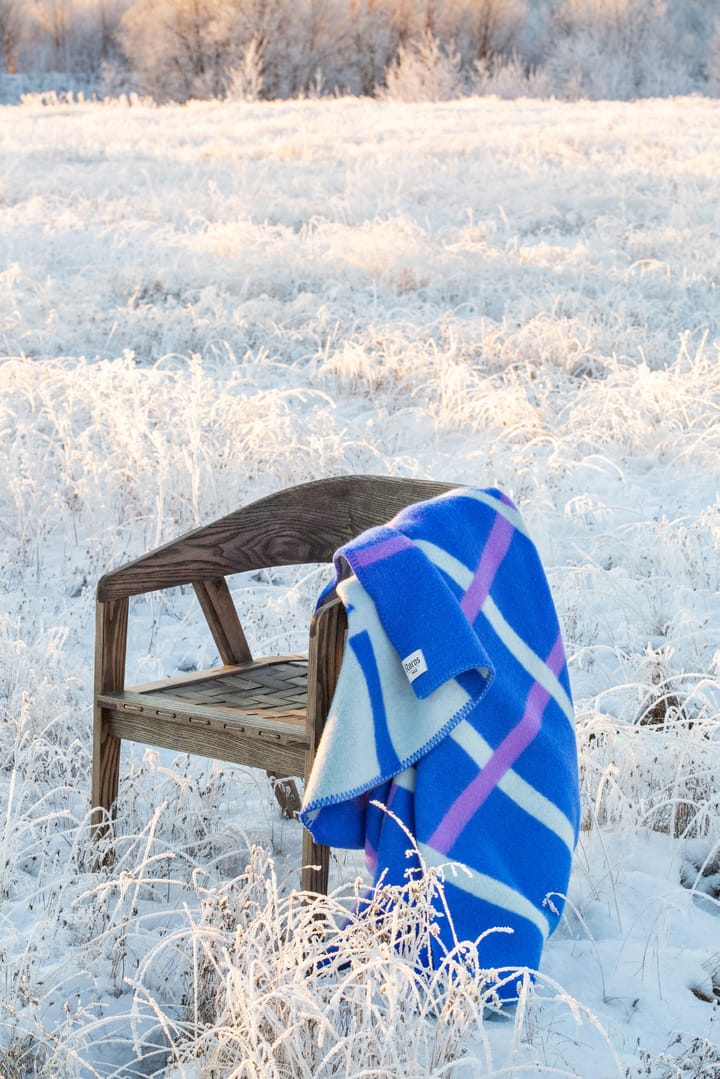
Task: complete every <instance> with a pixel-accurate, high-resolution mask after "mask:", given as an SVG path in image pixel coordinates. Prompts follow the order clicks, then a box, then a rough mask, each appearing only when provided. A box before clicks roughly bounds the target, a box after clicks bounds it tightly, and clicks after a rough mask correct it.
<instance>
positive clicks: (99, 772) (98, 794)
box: [92, 710, 122, 860]
mask: <svg viewBox="0 0 720 1079" xmlns="http://www.w3.org/2000/svg"><path fill="white" fill-rule="evenodd" d="M121 744H122V743H121V740H120V739H119V738H115V737H113V735H111V734H110V733H109V732H108V730H107V727H106V725H105V722H104V720H103V717H102V712H101V711H100V710H99V715H98V716H97V717H96V719H95V730H94V737H93V769H92V806H93V814H92V829H93V839H94V840H95V841H96V842H99V841H101V840H102V839H103V838H104V837H105V836H106V835H107V832H108V830H109V825H110V820H111V818H112V816H113V815H114V810H115V804H116V802H117V796H118V782H119V777H120V746H121ZM108 857H109V855H108ZM106 860H107V858H106Z"/></svg>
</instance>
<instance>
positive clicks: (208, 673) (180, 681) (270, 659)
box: [127, 652, 307, 693]
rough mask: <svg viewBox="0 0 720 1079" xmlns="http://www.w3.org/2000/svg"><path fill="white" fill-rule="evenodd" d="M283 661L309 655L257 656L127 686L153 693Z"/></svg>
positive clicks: (300, 659) (137, 691)
mask: <svg viewBox="0 0 720 1079" xmlns="http://www.w3.org/2000/svg"><path fill="white" fill-rule="evenodd" d="M282 663H305V664H307V656H303V655H300V654H299V653H297V652H292V653H288V654H287V655H283V656H256V657H255V659H253V660H252V661H251V662H250V663H233V664H228V665H225V666H223V667H209V668H208V669H207V670H204V671H188V672H187V674H176V675H173V676H172V678H158V679H156V680H155V681H154V682H143V683H142V684H139V685H136V686H128V687H127V688H128V691H129V692H132V693H152V692H153V691H154V690H160V691H161V692H165V691H168V690H174V689H175V688H181V687H183V686H188V685H192V684H193V683H195V682H208V681H209V680H210V679H212V678H216V677H221V676H222V675H226V674H233V673H235V672H237V671H243V672H247V671H252V670H254V669H256V668H258V667H268V666H271V665H275V664H282Z"/></svg>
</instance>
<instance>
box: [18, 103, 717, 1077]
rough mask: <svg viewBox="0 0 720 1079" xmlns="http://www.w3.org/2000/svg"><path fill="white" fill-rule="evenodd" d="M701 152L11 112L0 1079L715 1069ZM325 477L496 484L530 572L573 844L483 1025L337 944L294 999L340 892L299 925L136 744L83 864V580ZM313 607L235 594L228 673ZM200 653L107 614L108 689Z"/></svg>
mask: <svg viewBox="0 0 720 1079" xmlns="http://www.w3.org/2000/svg"><path fill="white" fill-rule="evenodd" d="M719 161H720V101H718V100H710V99H706V98H703V97H699V96H698V97H687V98H678V99H665V100H646V101H642V102H636V103H628V102H592V103H590V102H587V101H578V102H572V103H568V102H566V103H560V102H551V101H543V100H517V101H502V100H498V99H496V98H469V99H463V100H460V101H454V102H446V103H438V104H403V103H392V102H380V101H369V100H358V99H340V100H324V101H294V102H284V103H272V104H271V103H257V104H248V103H237V104H230V103H218V102H212V103H202V104H200V103H195V104H190V105H187V106H184V107H179V106H165V107H162V108H159V107H152V106H150V105H148V104H145V103H143V102H141V101H136V102H132V103H129V102H128V101H123V102H117V101H116V102H114V103H112V102H111V103H106V104H93V105H91V104H85V103H77V104H72V103H64V104H58V103H54V104H53V103H50V104H49V105H48V104H43V102H42V101H41V100H40V99H39V98H29V99H26V100H25V102H24V103H23V104H22V105H19V106H14V107H9V106H8V107H3V108H0V462H1V463H2V470H3V481H2V484H0V565H2V571H3V572H2V577H1V578H0V740H1V743H0V744H1V753H0V762H1V763H0V819H1V820H2V830H1V833H0V1076H2V1077H3V1079H19V1077H26V1076H43V1077H57V1076H69V1077H73V1076H77V1077H83V1079H85V1077H91V1076H94V1077H98V1076H99V1077H101V1079H111V1077H117V1079H120V1077H122V1079H130V1077H132V1076H146V1075H151V1074H157V1075H162V1076H166V1077H168V1079H171V1077H172V1079H180V1077H183V1079H200V1077H203V1079H211V1077H216V1079H220V1077H228V1076H238V1077H240V1076H247V1077H251V1076H252V1077H261V1079H266V1077H268V1079H269V1077H273V1076H278V1077H280V1076H282V1077H292V1079H295V1077H298V1076H305V1075H307V1076H309V1077H310V1076H312V1077H315V1076H318V1077H326V1076H333V1075H335V1076H343V1075H345V1076H361V1075H362V1076H370V1075H372V1076H393V1077H398V1079H399V1077H418V1079H420V1077H425V1076H433V1077H438V1079H439V1077H440V1076H442V1077H443V1079H445V1077H450V1076H453V1077H458V1079H464V1077H480V1076H487V1077H490V1076H493V1077H494V1076H498V1077H499V1076H512V1077H515V1076H522V1075H525V1074H533V1075H544V1076H551V1075H553V1076H555V1075H558V1076H560V1075H562V1076H575V1077H579V1079H611V1077H615V1076H618V1077H620V1079H674V1077H676V1076H689V1077H702V1079H717V1077H718V1076H720V1049H719V1048H718V1045H719V1044H720V644H719V641H720V482H719V481H720V362H719V361H720V355H719V351H720V293H719V291H718V284H719V282H720V254H719V252H720V214H719V206H718V187H717V176H718V162H719ZM346 472H378V473H390V472H391V473H397V474H401V475H408V476H410V475H411V476H422V477H432V478H436V479H441V480H450V481H457V482H458V483H470V484H474V485H479V486H499V487H501V488H503V489H504V490H505V491H506V492H507V493H508V494H509V495H510V496H511V497H512V498H513V499H514V500H515V501H516V502H517V504H518V505H519V508H520V510H521V511H522V513H523V515H524V517H525V520H526V522H527V524H528V527H529V529H530V532H531V534H532V536H533V538H534V539H535V541H536V543H537V545H538V547H539V549H540V552H541V555H542V558H543V561H544V564H545V567H546V570H547V573H548V577H549V580H550V584H551V588H552V590H553V594H554V598H555V602H556V605H557V608H558V613H559V616H560V621H561V624H562V627H563V631H564V636H565V643H566V648H567V651H568V655H569V660H570V674H571V679H572V684H573V692H574V697H575V704H576V711H577V733H578V743H579V750H580V757H581V764H582V785H583V809H584V818H583V829H582V833H581V837H580V843H579V846H578V850H577V854H576V859H575V868H574V873H573V877H572V881H571V885H570V891H569V896H568V902H567V905H566V909H565V914H564V916H563V920H562V922H561V926H560V928H559V930H558V931H557V933H556V934H555V936H554V937H552V938H551V940H550V941H549V943H548V945H547V946H546V949H545V954H544V962H543V967H542V972H541V975H540V977H539V978H538V981H537V984H536V985H535V986H534V988H532V989H530V988H528V990H527V992H526V993H525V994H524V995H523V997H522V999H521V1002H520V1004H519V1006H518V1008H517V1009H516V1011H515V1012H514V1013H512V1014H510V1015H503V1016H498V1015H493V1014H492V1013H491V1012H489V1011H488V1009H486V1008H485V1007H484V1004H485V1001H484V1000H483V996H482V992H481V989H479V988H478V987H479V986H480V987H481V984H482V983H481V981H480V980H479V979H478V978H473V977H472V972H471V971H470V972H467V971H465V970H464V968H462V967H459V968H458V969H457V970H455V972H454V974H452V976H451V982H452V985H451V987H450V991H448V986H447V984H441V983H440V981H439V980H438V981H436V982H435V983H434V984H432V985H429V986H428V985H424V984H421V983H420V982H419V981H418V979H417V977H416V976H415V974H414V970H413V964H412V962H411V961H408V960H403V959H402V958H401V957H398V956H396V955H394V954H393V953H391V952H388V950H387V948H386V947H385V946H384V945H383V943H382V941H381V940H379V939H378V937H377V935H375V934H372V933H370V932H368V931H367V928H366V927H364V926H363V925H362V924H357V925H355V926H354V927H352V932H349V933H348V935H347V940H346V941H345V942H344V944H343V947H345V948H346V949H347V952H346V953H344V957H345V958H347V961H348V965H347V967H346V969H345V970H337V971H335V972H334V973H333V972H331V973H330V974H328V973H327V972H325V973H323V972H322V971H321V972H318V971H317V970H316V968H315V966H314V962H313V957H314V953H315V950H316V948H317V938H318V927H319V926H320V927H322V926H325V925H331V924H332V923H333V919H335V918H336V917H337V916H338V912H339V911H340V910H341V909H344V908H345V907H346V906H347V903H348V899H349V897H351V896H352V894H353V891H354V889H356V888H358V887H360V885H359V884H358V883H357V880H358V876H359V875H361V874H362V865H361V864H360V863H359V862H358V859H357V857H356V856H355V855H352V856H349V855H347V854H345V853H344V852H335V857H334V859H333V864H332V867H331V887H332V889H333V891H332V894H331V896H330V897H329V898H328V900H326V901H325V900H317V902H316V903H315V904H314V905H310V906H308V905H304V904H301V903H299V902H298V899H297V893H296V889H297V888H298V885H299V875H298V872H297V868H298V866H299V861H300V826H299V824H297V823H296V822H294V821H286V820H283V819H282V818H281V817H280V815H279V812H278V808H277V806H276V804H275V802H274V800H273V796H272V792H271V790H270V785H269V781H268V780H267V778H266V777H265V775H264V774H263V773H259V772H254V771H252V770H250V769H243V768H239V767H234V766H229V765H221V764H219V763H217V762H212V761H205V760H201V759H198V758H189V757H176V756H174V755H172V754H169V753H166V752H164V751H163V752H159V751H155V750H153V749H146V748H145V747H141V746H130V745H128V746H126V747H125V749H124V756H123V760H122V765H121V800H120V805H119V809H118V818H117V823H116V834H115V846H116V851H117V858H116V861H115V863H114V865H113V866H112V867H106V868H104V869H100V870H99V871H97V872H93V860H94V859H93V852H92V848H91V844H90V833H89V822H90V805H89V788H90V763H91V729H92V714H91V690H92V665H93V631H94V622H93V618H94V586H95V583H96V581H97V579H98V577H99V576H100V575H101V574H102V573H103V572H105V571H106V570H107V569H110V568H112V567H114V566H117V565H118V564H120V563H121V562H122V561H125V560H126V559H128V558H130V557H134V556H137V555H140V554H141V553H143V552H144V551H145V550H147V549H148V548H149V547H152V546H155V545H156V544H157V543H159V542H162V541H164V540H168V539H171V538H173V537H174V536H176V535H178V534H179V533H181V532H183V531H186V530H188V529H190V528H192V527H194V526H196V525H198V524H200V523H202V522H206V521H210V520H212V519H213V518H215V517H217V516H220V515H221V514H224V513H227V512H230V511H231V510H232V509H234V508H236V507H237V506H238V505H241V504H244V503H246V502H248V501H251V500H252V499H254V498H256V497H260V496H261V495H263V494H266V493H269V492H271V491H273V490H276V489H278V488H280V487H282V486H287V485H289V484H292V483H298V482H302V481H305V480H309V479H313V478H317V477H320V476H324V475H333V474H341V473H346ZM323 580H324V573H323V571H322V570H321V569H318V570H317V571H316V570H312V571H311V572H309V571H308V570H307V568H306V569H305V570H304V571H302V572H294V571H284V572H282V573H274V574H265V575H262V574H261V575H258V576H256V577H253V578H252V579H244V578H237V579H235V580H234V581H233V582H232V584H233V593H234V596H235V598H236V600H237V604H238V608H239V611H240V614H241V617H242V618H243V621H244V625H245V628H246V632H247V635H248V638H249V640H250V644H251V647H252V648H253V651H254V652H256V653H258V654H262V653H263V652H265V651H272V650H275V649H280V650H288V651H302V650H304V648H305V645H306V632H307V623H308V618H309V612H310V610H311V608H312V604H313V601H314V598H315V596H316V594H317V592H318V589H319V587H320V584H321V582H322V581H323ZM216 661H217V657H216V654H215V649H214V645H213V643H212V640H211V639H210V638H209V635H208V634H207V631H206V629H205V627H204V625H203V623H202V618H201V615H200V612H199V610H198V608H197V607H196V606H195V602H194V599H193V597H192V595H190V594H189V593H188V592H186V591H184V590H177V591H176V592H169V593H163V594H150V595H148V596H146V597H142V598H140V599H138V600H137V601H135V603H134V606H133V607H132V608H131V614H130V639H129V670H128V680H129V682H131V683H132V682H145V681H150V680H151V679H153V678H162V677H163V676H165V675H168V674H170V673H172V672H175V671H178V670H182V671H192V670H194V669H196V668H203V667H206V666H209V665H211V664H213V663H214V662H216ZM425 898H427V897H425ZM423 902H424V900H423V897H420V899H419V900H418V907H417V910H419V911H420V915H421V914H422V910H423ZM416 914H417V912H416ZM398 916H399V917H401V918H402V917H407V918H410V917H411V914H410V913H406V914H405V915H403V914H402V912H401V913H400V915H398Z"/></svg>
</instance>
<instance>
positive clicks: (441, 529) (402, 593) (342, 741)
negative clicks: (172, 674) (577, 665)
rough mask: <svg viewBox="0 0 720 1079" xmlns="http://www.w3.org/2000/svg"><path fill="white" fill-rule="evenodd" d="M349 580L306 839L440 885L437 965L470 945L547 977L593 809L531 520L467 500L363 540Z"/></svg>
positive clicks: (347, 564)
mask: <svg viewBox="0 0 720 1079" xmlns="http://www.w3.org/2000/svg"><path fill="white" fill-rule="evenodd" d="M335 571H336V581H335V584H334V587H335V588H336V591H337V594H338V595H339V596H340V598H341V599H342V602H343V603H344V605H345V607H346V610H347V617H348V636H347V645H346V648H345V653H344V658H343V662H342V667H341V670H340V676H339V680H338V685H337V689H336V692H335V695H334V698H333V701H332V705H331V708H330V714H329V717H328V721H327V724H326V727H325V730H324V732H323V736H322V738H321V741H320V746H319V748H318V753H317V757H316V760H315V765H314V768H313V771H312V774H311V776H310V778H309V780H308V785H307V790H306V792H305V799H304V804H303V809H302V812H301V818H302V820H303V823H304V824H305V825H306V827H307V828H309V829H310V831H311V832H312V834H313V837H314V838H315V840H316V841H317V842H319V843H325V844H328V845H330V846H337V847H346V848H363V847H364V849H365V853H366V858H367V862H368V865H369V867H370V869H371V871H372V873H373V876H374V881H375V882H378V881H379V880H380V879H382V880H383V882H384V883H388V884H403V883H406V882H407V880H408V879H409V875H411V874H412V873H414V872H417V871H419V870H420V869H421V868H422V867H436V868H440V869H441V871H442V873H443V876H444V882H445V883H444V893H445V903H446V906H447V912H446V914H445V915H444V916H440V915H439V917H438V922H437V932H438V936H437V938H436V940H435V943H434V945H433V948H434V955H433V956H431V957H429V960H428V961H429V962H431V963H433V962H435V961H437V960H438V959H439V958H440V957H441V956H442V954H443V953H444V952H446V951H448V950H450V949H451V948H452V947H453V945H454V943H455V942H456V941H466V940H470V941H479V944H478V955H479V960H480V962H481V964H482V966H483V967H485V968H489V969H493V970H498V969H503V970H506V971H507V970H514V969H518V968H530V969H532V970H536V969H537V967H538V965H539V962H540V957H541V952H542V948H543V945H544V943H545V941H546V939H547V937H548V936H549V934H550V933H551V932H552V931H553V929H554V928H555V926H556V924H557V922H558V919H559V917H560V913H561V911H562V906H563V895H564V893H565V891H566V888H567V883H568V878H569V875H570V866H571V860H572V854H573V850H574V847H575V844H576V842H577V835H578V823H579V791H578V771H577V753H576V742H575V732H574V723H573V706H572V700H571V692H570V684H569V680H568V672H567V666H566V661H565V653H564V649H563V643H562V638H561V635H560V630H559V627H558V620H557V616H556V612H555V608H554V605H553V602H552V598H551V595H550V591H549V588H548V584H547V581H546V578H545V574H544V572H543V568H542V566H541V563H540V559H539V556H538V553H537V550H536V548H535V546H534V545H533V543H532V541H531V540H530V538H529V537H528V534H527V531H526V529H525V526H524V524H523V521H522V519H521V517H520V514H519V513H518V511H517V509H516V508H515V506H514V505H513V503H512V502H511V501H510V499H509V498H507V497H506V496H505V495H504V494H502V493H501V492H500V491H497V490H493V489H490V490H481V489H473V488H462V489H458V490H455V491H452V492H450V493H449V494H448V495H443V496H441V497H440V498H436V499H432V500H431V501H429V502H422V503H418V504H417V505H414V506H410V507H409V508H408V509H407V510H404V511H402V512H401V513H400V514H399V515H398V516H397V517H396V518H394V519H393V520H392V521H391V522H390V523H389V524H388V525H387V526H382V527H379V528H372V529H370V530H368V531H367V532H364V533H363V534H362V535H360V536H359V537H358V538H357V539H356V540H354V541H353V542H351V543H349V544H347V545H346V546H345V547H342V548H341V549H340V550H339V551H337V553H336V556H335ZM373 803H377V804H375V805H374V804H373ZM388 811H389V812H388ZM401 825H402V826H401ZM408 833H409V834H411V835H412V836H413V837H414V841H415V850H414V852H413V853H412V854H409V851H408V847H409V846H410V844H409V842H408ZM448 914H449V917H448ZM495 927H503V928H504V929H506V930H507V929H510V930H511V933H507V932H502V933H500V932H497V933H496V932H488V931H489V930H492V929H494V928H495ZM483 934H484V935H483ZM502 984H503V982H502V979H501V978H500V979H499V980H498V985H501V986H502ZM508 984H514V983H512V981H511V982H510V983H508ZM499 995H500V996H501V997H504V999H511V998H512V995H513V992H512V991H511V990H509V989H507V988H506V989H505V990H504V991H499Z"/></svg>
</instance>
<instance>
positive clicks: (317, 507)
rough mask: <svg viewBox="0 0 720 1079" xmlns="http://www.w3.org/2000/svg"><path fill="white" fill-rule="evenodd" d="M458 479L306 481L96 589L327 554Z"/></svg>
mask: <svg viewBox="0 0 720 1079" xmlns="http://www.w3.org/2000/svg"><path fill="white" fill-rule="evenodd" d="M454 486H458V485H455V484H448V483H437V482H435V481H434V480H415V479H404V478H401V477H396V476H336V477H332V478H330V479H323V480H314V481H312V482H311V483H303V484H300V485H299V486H297V487H290V488H288V489H287V490H284V491H278V492H276V493H275V494H272V495H268V496H267V497H266V498H262V499H260V500H259V501H257V502H253V503H251V504H250V505H249V506H245V507H243V508H242V509H239V510H236V511H235V512H234V513H230V514H228V516H226V517H221V518H220V519H219V520H217V521H214V522H213V523H212V524H208V525H205V526H204V527H202V528H198V529H195V530H194V531H193V532H188V533H187V534H186V535H184V536H181V537H180V538H179V539H177V540H175V541H174V542H172V543H168V544H165V545H164V546H163V547H158V548H157V549H156V550H154V551H151V552H149V553H148V554H146V555H143V557H142V558H138V559H136V560H135V561H134V562H129V563H127V564H126V565H125V566H121V567H120V568H119V569H116V570H113V571H112V572H111V573H108V574H106V575H105V576H104V577H102V578H101V580H100V582H99V583H98V589H97V595H98V598H99V599H100V600H102V601H107V600H109V599H120V598H122V597H126V596H132V595H139V594H141V593H144V592H151V591H154V590H156V589H162V588H171V587H176V586H179V585H182V584H191V583H194V582H200V581H207V580H212V579H218V578H221V577H225V576H227V575H228V574H231V573H240V572H244V571H247V570H254V569H262V568H264V567H266V566H288V565H299V564H302V563H312V562H330V561H331V560H332V556H333V552H334V551H335V550H336V549H337V547H339V546H340V545H341V544H343V543H347V542H348V541H349V540H351V539H353V538H354V537H355V536H357V535H358V534H359V533H360V532H363V531H364V530H365V529H366V528H370V527H372V526H373V525H378V524H384V523H385V522H386V521H388V520H389V519H390V518H392V517H394V516H395V514H396V513H398V512H399V511H400V510H401V509H403V508H404V507H405V506H408V505H410V504H411V503H412V502H419V501H422V500H424V499H427V498H433V497H434V496H435V495H439V494H443V493H444V492H446V491H448V490H451V489H452V488H453V487H454Z"/></svg>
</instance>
